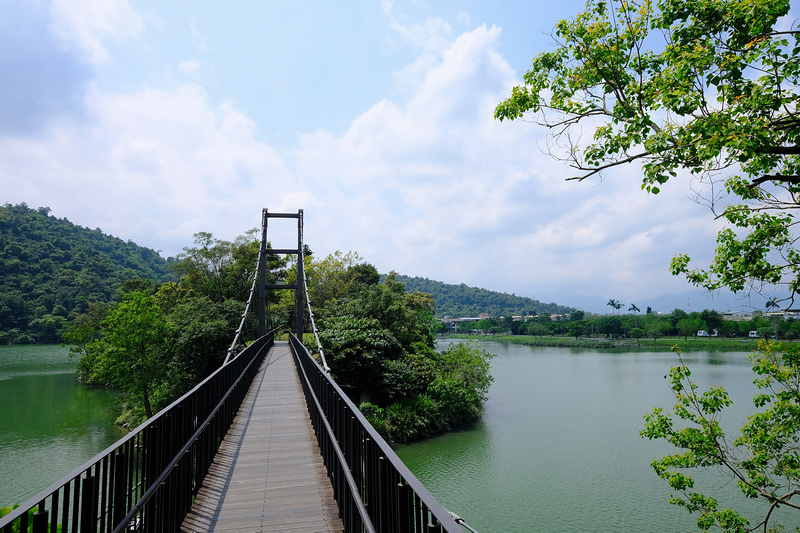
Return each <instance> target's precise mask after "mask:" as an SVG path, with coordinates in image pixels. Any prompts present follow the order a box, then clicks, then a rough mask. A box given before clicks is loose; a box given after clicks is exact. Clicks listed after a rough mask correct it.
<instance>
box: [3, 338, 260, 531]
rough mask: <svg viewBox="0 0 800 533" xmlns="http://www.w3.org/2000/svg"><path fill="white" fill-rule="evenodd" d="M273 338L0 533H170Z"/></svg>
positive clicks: (46, 494)
mask: <svg viewBox="0 0 800 533" xmlns="http://www.w3.org/2000/svg"><path fill="white" fill-rule="evenodd" d="M273 343H274V337H273V336H272V335H271V334H270V335H265V336H263V337H261V338H259V339H258V340H256V341H255V342H253V343H252V344H251V345H250V346H248V347H247V348H245V349H244V350H243V351H242V352H241V353H240V354H239V355H238V356H237V357H236V358H235V359H233V360H231V361H230V362H229V363H228V364H226V365H223V366H222V367H221V368H219V369H218V370H217V371H216V372H214V373H213V374H211V375H210V376H209V377H207V378H206V379H205V380H203V381H202V382H201V383H200V384H199V385H197V386H196V387H195V388H193V389H192V390H191V391H189V392H187V393H186V394H184V395H183V396H182V397H180V398H179V399H177V400H176V401H175V402H173V403H172V404H171V405H169V406H168V407H166V408H165V409H163V410H161V411H160V412H159V413H158V414H156V416H154V417H153V418H151V419H150V420H148V421H147V422H145V423H144V424H142V425H141V426H139V427H138V428H137V429H136V430H135V431H133V432H131V433H129V434H128V435H126V436H125V437H123V438H122V439H120V440H119V441H117V442H116V443H115V444H112V445H111V446H110V447H108V448H107V449H106V450H104V451H103V452H101V453H100V454H98V455H96V456H95V457H93V458H92V459H90V460H89V461H87V462H86V463H84V465H83V466H81V467H79V468H77V469H76V470H74V471H73V472H72V473H70V474H68V475H67V476H66V477H64V478H62V479H61V480H59V481H57V482H55V483H54V484H52V485H51V486H50V487H48V488H47V489H45V490H43V491H42V492H40V493H39V494H37V495H36V496H34V497H33V498H31V499H30V500H28V501H27V502H25V503H24V504H22V505H21V506H20V507H19V508H17V509H15V510H14V511H13V512H12V513H10V514H8V515H6V516H4V517H3V518H1V519H0V532H2V533H12V531H14V530H17V531H23V532H26V531H28V526H29V523H30V521H31V519H30V518H29V515H30V514H32V522H33V523H32V530H33V533H46V532H48V531H50V532H51V533H55V532H56V531H57V528H58V525H59V524H60V525H61V531H62V532H65V533H66V532H68V531H69V532H72V533H77V532H78V531H80V532H81V533H83V532H91V533H97V532H111V531H124V530H126V529H127V530H134V529H135V530H136V531H142V532H162V531H177V530H178V529H179V528H180V525H181V523H182V522H183V519H184V518H185V516H186V514H187V513H188V512H189V508H190V506H191V503H192V498H193V496H194V495H195V494H197V491H198V490H199V489H200V486H201V484H202V481H203V478H205V476H206V474H207V473H208V470H209V468H210V467H211V463H212V462H213V460H214V456H215V455H216V453H217V450H218V449H219V445H220V444H221V442H222V439H223V437H224V436H225V433H227V431H228V429H229V428H230V426H231V424H232V423H233V419H234V417H235V415H236V412H237V411H238V409H239V407H240V405H241V403H242V400H243V399H244V396H245V394H247V390H248V389H249V387H250V384H251V382H252V381H253V378H254V377H255V375H256V373H257V372H258V368H259V367H260V366H261V362H263V360H264V358H265V357H266V354H267V352H268V351H269V349H270V348H271V347H272V345H273Z"/></svg>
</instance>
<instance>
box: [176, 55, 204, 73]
mask: <svg viewBox="0 0 800 533" xmlns="http://www.w3.org/2000/svg"><path fill="white" fill-rule="evenodd" d="M200 68H201V65H200V62H199V61H198V60H196V59H194V58H192V59H190V60H188V61H182V62H181V63H180V64H179V65H178V69H179V70H180V71H181V72H183V73H184V74H197V73H198V72H200Z"/></svg>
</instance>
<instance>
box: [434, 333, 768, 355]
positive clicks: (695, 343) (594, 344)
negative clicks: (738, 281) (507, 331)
mask: <svg viewBox="0 0 800 533" xmlns="http://www.w3.org/2000/svg"><path fill="white" fill-rule="evenodd" d="M438 338H444V339H465V340H476V341H496V342H509V343H513V344H523V345H525V346H549V347H556V348H592V349H597V350H614V349H644V350H648V351H650V350H665V351H669V350H672V348H673V347H674V346H676V345H677V347H678V349H679V350H682V351H683V350H686V351H691V350H720V351H729V352H755V351H756V350H758V342H759V341H758V340H752V339H723V338H714V339H706V338H703V339H699V338H696V337H689V338H687V339H685V340H684V338H683V337H661V338H659V339H656V340H655V341H653V339H652V338H651V339H606V338H597V337H579V338H575V337H532V336H528V335H490V334H487V335H483V334H481V335H463V334H449V335H441V336H439V337H438Z"/></svg>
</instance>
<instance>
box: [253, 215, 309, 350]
mask: <svg viewBox="0 0 800 533" xmlns="http://www.w3.org/2000/svg"><path fill="white" fill-rule="evenodd" d="M270 218H289V219H292V218H295V219H297V248H296V249H295V248H270V249H269V250H267V225H268V222H269V219H270ZM267 253H270V254H274V255H296V256H297V280H296V281H295V283H294V284H293V285H292V284H269V285H268V284H267ZM259 254H260V256H259V262H258V265H259V267H258V270H259V271H258V280H259V284H258V285H259V291H258V336H259V337H262V336H263V335H266V333H267V312H266V308H267V290H280V289H294V320H293V322H294V324H293V328H294V333H295V335H296V336H297V338H298V339H300V340H301V341H302V340H303V280H304V279H305V271H304V270H305V265H304V262H303V210H302V209H298V210H297V213H270V212H269V210H268V209H266V208H264V209H263V210H262V211H261V250H260V252H259Z"/></svg>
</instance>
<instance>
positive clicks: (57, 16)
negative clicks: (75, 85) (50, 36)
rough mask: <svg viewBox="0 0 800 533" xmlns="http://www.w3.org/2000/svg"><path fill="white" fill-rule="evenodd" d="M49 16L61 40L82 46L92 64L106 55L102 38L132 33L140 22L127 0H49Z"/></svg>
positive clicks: (136, 31)
mask: <svg viewBox="0 0 800 533" xmlns="http://www.w3.org/2000/svg"><path fill="white" fill-rule="evenodd" d="M50 16H51V18H52V25H53V28H54V30H55V31H56V33H57V34H58V35H59V36H60V37H61V38H62V40H63V41H64V42H65V43H67V44H68V45H71V46H75V47H77V48H79V49H80V50H82V51H83V53H84V54H86V57H87V59H88V61H89V62H90V63H92V64H94V65H100V64H102V63H104V62H106V61H107V60H108V59H109V55H108V52H107V50H106V48H105V47H104V46H103V44H102V40H103V39H105V38H108V37H111V38H113V39H115V40H121V39H123V38H126V37H134V36H136V35H137V34H138V33H139V32H140V30H141V29H142V26H143V22H142V17H141V15H140V14H139V13H137V12H135V11H134V10H133V9H132V8H131V6H130V5H129V4H128V2H127V0H53V3H52V4H51V6H50Z"/></svg>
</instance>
